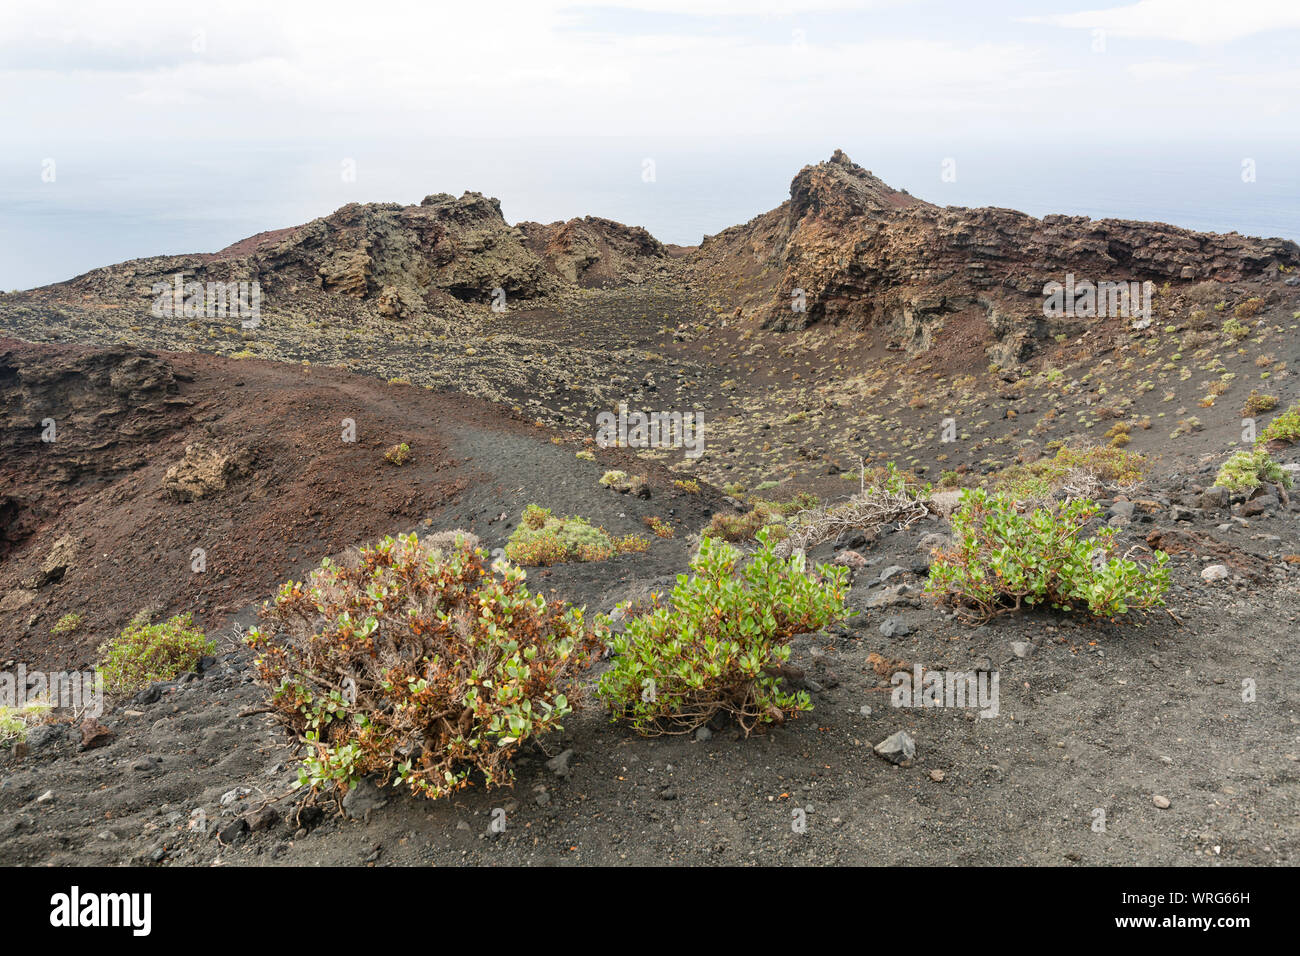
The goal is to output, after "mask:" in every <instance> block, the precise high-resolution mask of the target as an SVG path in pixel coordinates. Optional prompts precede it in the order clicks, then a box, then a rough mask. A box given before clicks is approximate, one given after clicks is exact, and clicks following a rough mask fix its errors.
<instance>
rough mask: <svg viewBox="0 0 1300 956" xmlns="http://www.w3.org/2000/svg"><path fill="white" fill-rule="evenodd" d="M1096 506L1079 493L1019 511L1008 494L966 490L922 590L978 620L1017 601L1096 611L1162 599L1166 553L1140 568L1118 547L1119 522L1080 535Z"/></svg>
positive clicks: (1107, 612)
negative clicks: (1069, 499)
mask: <svg viewBox="0 0 1300 956" xmlns="http://www.w3.org/2000/svg"><path fill="white" fill-rule="evenodd" d="M1098 510H1099V509H1098V507H1097V505H1095V504H1094V503H1093V502H1091V501H1085V500H1076V501H1072V502H1070V503H1069V504H1067V505H1064V506H1062V507H1061V508H1059V509H1055V508H1036V509H1034V510H1033V511H1032V512H1031V513H1029V514H1020V513H1019V512H1017V511H1016V508H1015V503H1014V502H1013V501H1012V500H1011V499H1009V498H1006V497H1004V496H1001V495H989V494H988V493H987V492H985V491H983V490H979V489H976V490H970V491H966V492H964V493H963V494H962V497H961V504H960V506H959V507H958V509H957V511H956V512H955V513H954V514H953V516H952V542H953V543H952V546H951V547H950V548H947V549H944V550H941V551H939V552H937V553H936V555H935V558H934V561H933V563H932V564H931V566H930V577H929V580H928V581H927V582H926V590H927V592H929V593H930V594H931V595H932V596H933V597H934V598H935V599H936V600H937V601H939V602H941V603H949V604H952V605H954V606H956V607H957V608H958V609H959V610H960V611H962V612H964V613H967V614H970V615H972V616H974V617H975V618H977V619H979V620H988V619H989V618H991V617H993V616H994V615H996V614H999V613H1003V612H1005V611H1012V610H1017V609H1018V608H1020V606H1021V605H1022V604H1027V605H1031V606H1032V605H1038V604H1047V605H1050V606H1051V607H1054V608H1057V609H1059V610H1066V611H1070V610H1074V609H1075V608H1076V607H1086V608H1087V610H1088V612H1089V613H1090V614H1092V615H1094V616H1097V617H1114V616H1116V615H1119V614H1125V613H1127V612H1128V611H1130V610H1134V609H1149V608H1153V607H1158V606H1161V605H1163V604H1164V600H1163V598H1162V595H1163V594H1164V592H1165V591H1166V590H1167V589H1168V587H1169V569H1168V561H1169V559H1168V556H1167V555H1165V554H1164V553H1163V552H1160V551H1157V552H1156V553H1155V558H1154V560H1153V561H1152V562H1151V563H1150V564H1149V565H1148V566H1146V567H1143V566H1140V565H1138V564H1137V563H1136V562H1134V561H1130V560H1128V559H1127V558H1125V557H1121V556H1119V555H1117V554H1116V551H1117V548H1118V546H1117V544H1116V542H1115V534H1116V529H1114V528H1102V529H1101V530H1100V531H1099V532H1098V534H1097V536H1096V537H1093V538H1085V537H1084V536H1083V528H1084V525H1086V524H1087V523H1088V521H1089V520H1091V519H1092V518H1093V516H1095V515H1096V514H1097V512H1098Z"/></svg>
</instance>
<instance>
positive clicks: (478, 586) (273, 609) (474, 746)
mask: <svg viewBox="0 0 1300 956" xmlns="http://www.w3.org/2000/svg"><path fill="white" fill-rule="evenodd" d="M525 578H526V575H525V572H524V571H523V569H521V568H519V567H516V566H514V565H511V564H510V563H508V562H498V563H496V564H493V565H492V566H491V567H489V566H488V563H487V556H486V555H484V553H483V552H482V551H481V550H478V549H475V548H472V547H470V545H469V542H468V541H466V540H463V539H462V540H461V541H460V542H459V543H458V544H457V546H456V547H454V548H453V549H451V550H450V551H448V552H445V553H444V552H442V551H435V550H433V549H431V548H429V547H428V546H427V545H426V544H425V543H423V542H421V541H420V540H419V539H418V538H417V537H416V536H415V535H414V534H411V535H405V536H399V537H398V538H396V539H394V538H385V539H384V540H382V541H380V542H379V543H378V544H376V545H374V546H373V547H366V548H362V549H361V550H360V552H359V554H358V555H357V557H356V559H355V561H354V562H351V561H350V562H348V563H346V564H336V563H334V562H332V561H330V560H328V559H326V560H325V561H323V562H322V563H321V566H320V568H318V569H317V570H316V571H314V572H313V573H312V575H311V577H310V579H309V580H308V581H307V583H305V584H304V583H301V582H293V581H290V582H288V583H287V584H285V585H284V586H283V587H281V588H280V591H279V593H278V594H277V595H276V597H275V599H274V601H272V602H268V603H267V604H266V605H265V606H264V608H263V610H262V616H263V618H264V619H265V620H266V621H267V622H268V625H267V627H266V628H261V627H258V628H254V629H252V630H251V631H250V632H249V635H248V638H247V641H248V643H249V644H250V645H251V646H252V647H253V648H254V649H255V650H256V651H257V653H258V657H257V668H258V675H259V677H260V679H261V680H262V681H264V682H265V683H266V684H268V685H269V686H270V687H271V689H272V690H271V701H270V702H271V706H272V708H273V712H274V713H275V714H276V715H277V716H278V717H279V718H280V720H281V721H282V722H284V723H285V724H286V725H287V726H288V727H289V729H290V730H291V731H292V732H293V733H294V734H295V735H297V736H298V737H299V738H300V739H301V740H302V741H303V742H304V743H305V744H306V745H307V748H308V750H309V755H308V757H307V758H306V760H305V762H304V765H303V767H302V769H301V771H300V774H299V777H300V782H301V783H302V784H303V785H304V786H310V787H311V788H313V790H315V789H319V788H328V787H331V786H337V787H339V788H342V789H345V790H346V789H347V788H349V787H351V786H352V785H353V784H355V783H356V782H357V780H358V779H359V778H360V777H362V776H365V775H367V774H376V775H378V778H379V782H380V783H381V785H382V784H387V783H390V782H391V783H392V784H393V785H394V786H396V785H399V784H405V785H407V786H409V787H410V789H411V790H412V792H414V793H422V794H424V795H426V796H429V797H440V796H444V795H446V794H449V793H452V792H454V791H456V790H459V789H461V788H462V787H465V786H468V785H469V784H470V782H471V775H472V774H473V773H474V772H475V771H478V772H481V773H482V774H483V777H484V778H485V782H486V785H487V786H489V787H491V786H495V785H498V784H501V783H503V782H508V781H510V780H513V772H512V771H511V769H510V767H509V760H510V757H511V756H512V755H513V754H514V753H515V751H516V750H517V749H518V748H519V746H520V745H521V744H522V743H523V742H524V741H526V740H528V739H529V738H530V737H536V736H537V735H540V734H543V733H547V732H549V731H553V730H560V729H562V727H561V721H562V720H563V718H564V717H565V716H566V715H568V714H569V713H570V712H571V711H572V709H573V705H574V698H572V697H570V695H571V694H574V688H575V686H576V685H575V683H574V682H575V681H576V679H577V674H578V673H579V672H580V669H581V667H582V666H583V664H585V663H586V661H587V659H588V657H589V652H590V651H591V650H592V649H594V647H595V646H596V645H597V644H598V643H599V642H600V641H601V640H602V639H603V637H604V636H605V632H604V630H603V628H602V626H601V625H600V624H599V623H597V625H596V628H595V629H594V630H588V628H587V626H586V625H585V624H584V620H583V610H582V608H573V607H570V606H568V605H567V604H565V603H564V602H562V601H549V602H548V601H547V600H546V599H545V598H544V597H543V596H542V595H533V594H530V593H529V591H528V589H527V588H526V587H525V585H524V582H525Z"/></svg>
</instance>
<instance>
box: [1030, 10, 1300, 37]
mask: <svg viewBox="0 0 1300 956" xmlns="http://www.w3.org/2000/svg"><path fill="white" fill-rule="evenodd" d="M1017 19H1019V20H1020V22H1022V23H1047V24H1052V25H1054V26H1060V27H1069V28H1071V29H1077V30H1104V31H1105V32H1106V34H1107V35H1108V36H1115V37H1124V38H1128V39H1160V40H1179V41H1182V42H1184V43H1194V44H1197V45H1204V46H1208V45H1212V44H1219V43H1228V42H1230V41H1233V40H1240V39H1242V38H1244V37H1250V36H1254V35H1256V34H1259V33H1265V32H1272V31H1277V30H1294V29H1297V28H1300V3H1297V2H1296V0H1232V2H1230V3H1228V2H1224V0H1140V2H1139V3H1134V4H1129V5H1127V6H1122V7H1108V8H1105V9H1100V10H1085V11H1081V12H1079V13H1063V14H1057V15H1054V16H1047V17H1019V18H1017Z"/></svg>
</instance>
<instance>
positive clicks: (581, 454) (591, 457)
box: [573, 448, 596, 461]
mask: <svg viewBox="0 0 1300 956" xmlns="http://www.w3.org/2000/svg"><path fill="white" fill-rule="evenodd" d="M573 457H574V458H577V459H578V460H579V461H595V460H596V455H595V453H594V452H591V451H588V450H587V449H585V448H582V449H579V450H578V451H575V452H574V453H573Z"/></svg>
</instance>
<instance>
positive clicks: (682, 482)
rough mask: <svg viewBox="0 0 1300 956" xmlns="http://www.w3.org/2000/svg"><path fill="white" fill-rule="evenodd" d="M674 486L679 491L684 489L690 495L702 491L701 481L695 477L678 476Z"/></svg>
mask: <svg viewBox="0 0 1300 956" xmlns="http://www.w3.org/2000/svg"><path fill="white" fill-rule="evenodd" d="M673 487H674V488H676V489H677V490H678V491H684V492H686V493H687V494H688V495H698V494H699V493H700V483H699V482H698V481H696V480H695V479H694V478H678V479H677V480H676V481H674V482H673Z"/></svg>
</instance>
